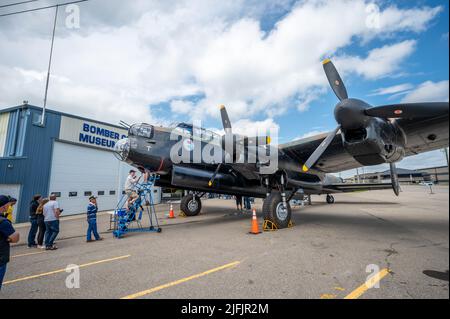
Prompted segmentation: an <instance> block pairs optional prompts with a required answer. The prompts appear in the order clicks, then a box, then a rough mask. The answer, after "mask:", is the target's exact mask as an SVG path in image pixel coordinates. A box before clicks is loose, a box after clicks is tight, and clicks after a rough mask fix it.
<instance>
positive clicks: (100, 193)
mask: <svg viewBox="0 0 450 319" xmlns="http://www.w3.org/2000/svg"><path fill="white" fill-rule="evenodd" d="M97 194H98V196H103V195H105V191H98V193H97Z"/></svg>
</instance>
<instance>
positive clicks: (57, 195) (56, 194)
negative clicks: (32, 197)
mask: <svg viewBox="0 0 450 319" xmlns="http://www.w3.org/2000/svg"><path fill="white" fill-rule="evenodd" d="M51 195H54V196H56V197H61V192H52V193H51Z"/></svg>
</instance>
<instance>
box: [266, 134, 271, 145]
mask: <svg viewBox="0 0 450 319" xmlns="http://www.w3.org/2000/svg"><path fill="white" fill-rule="evenodd" d="M266 144H270V136H267V137H266Z"/></svg>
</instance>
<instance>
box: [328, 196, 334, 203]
mask: <svg viewBox="0 0 450 319" xmlns="http://www.w3.org/2000/svg"><path fill="white" fill-rule="evenodd" d="M327 203H328V204H334V197H333V196H332V195H330V194H328V195H327Z"/></svg>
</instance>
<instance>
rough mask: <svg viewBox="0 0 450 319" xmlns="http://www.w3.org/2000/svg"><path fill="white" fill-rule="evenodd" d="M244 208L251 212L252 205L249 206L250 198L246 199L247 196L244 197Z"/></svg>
mask: <svg viewBox="0 0 450 319" xmlns="http://www.w3.org/2000/svg"><path fill="white" fill-rule="evenodd" d="M244 208H245V209H246V210H251V209H252V204H251V201H250V197H247V196H245V197H244Z"/></svg>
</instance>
